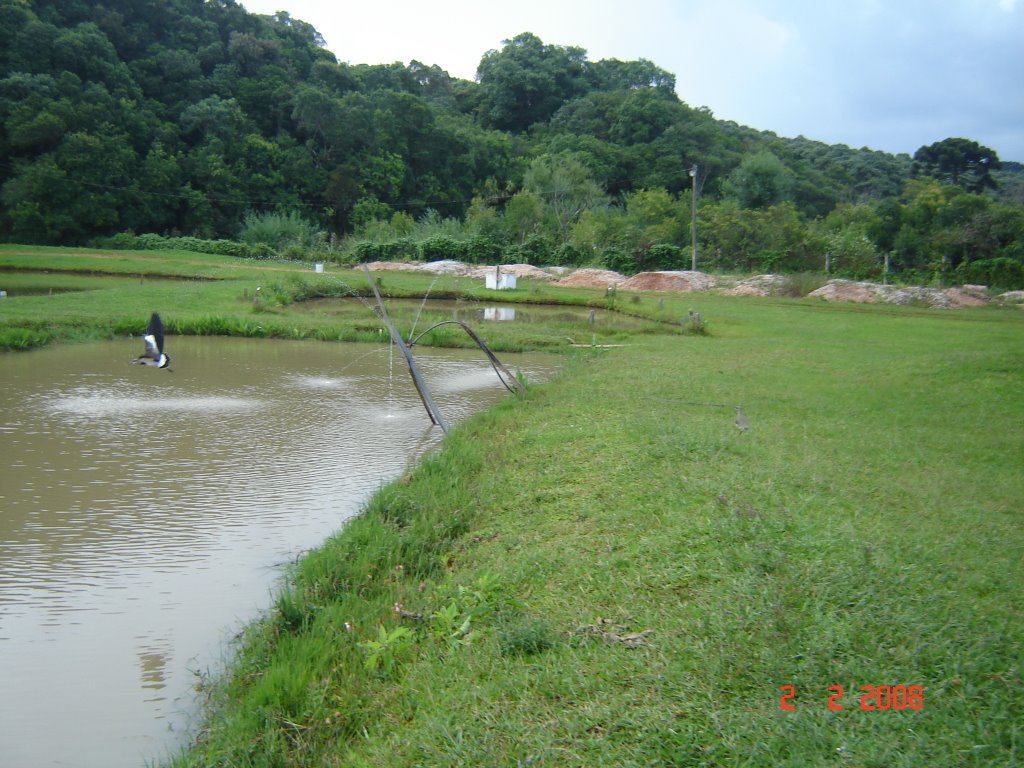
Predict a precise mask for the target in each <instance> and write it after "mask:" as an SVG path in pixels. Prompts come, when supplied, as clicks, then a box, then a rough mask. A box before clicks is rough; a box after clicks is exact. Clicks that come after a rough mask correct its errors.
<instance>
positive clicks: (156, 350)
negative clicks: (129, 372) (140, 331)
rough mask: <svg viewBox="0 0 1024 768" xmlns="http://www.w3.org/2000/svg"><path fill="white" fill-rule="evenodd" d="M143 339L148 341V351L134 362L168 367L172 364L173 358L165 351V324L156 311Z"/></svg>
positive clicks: (150, 319)
mask: <svg viewBox="0 0 1024 768" xmlns="http://www.w3.org/2000/svg"><path fill="white" fill-rule="evenodd" d="M142 340H143V341H144V342H146V351H145V352H143V353H142V354H141V355H139V356H138V357H137V358H135V360H133V361H132V362H135V363H139V364H140V365H153V366H156V367H157V368H167V367H168V366H169V365H170V364H171V358H170V357H169V356H168V355H167V354H165V353H164V324H163V323H162V322H160V315H158V314H157V313H156V312H154V313H153V316H152V317H151V318H149V327H148V328H146V333H145V334H144V335H143V337H142Z"/></svg>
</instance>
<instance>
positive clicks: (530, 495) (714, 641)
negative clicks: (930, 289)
mask: <svg viewBox="0 0 1024 768" xmlns="http://www.w3.org/2000/svg"><path fill="white" fill-rule="evenodd" d="M700 301H701V305H702V309H703V310H704V312H705V316H706V317H709V318H710V320H711V323H712V326H711V327H712V329H713V333H712V335H711V336H709V337H681V336H663V337H650V336H637V337H635V338H634V339H633V340H632V343H631V344H630V346H628V347H624V348H621V349H616V350H612V351H608V352H607V353H603V354H596V355H595V356H593V357H591V358H589V359H586V360H581V361H580V362H579V363H578V364H575V365H573V366H572V367H571V368H570V370H569V371H568V372H567V373H566V374H565V375H563V376H561V377H560V378H559V379H558V380H557V381H555V382H553V383H551V384H548V385H545V386H543V387H541V388H538V389H535V390H534V391H533V392H532V393H531V394H530V395H529V396H528V397H527V398H526V399H525V400H522V401H516V400H511V399H510V400H508V401H507V402H505V403H504V404H503V405H501V406H500V407H498V408H496V409H494V410H492V411H490V412H488V413H485V414H481V415H480V416H478V417H476V418H474V419H472V420H471V421H470V422H468V423H466V424H464V425H463V426H461V427H459V428H458V429H457V430H455V431H454V432H453V433H452V434H451V435H450V436H449V437H448V438H447V439H446V441H445V445H444V450H443V451H442V452H441V453H440V454H439V455H436V456H432V457H430V458H428V459H427V460H425V461H424V462H423V463H422V464H421V465H420V466H419V467H417V468H416V469H415V470H414V471H413V472H411V473H410V474H409V476H408V477H405V478H403V479H402V480H401V481H399V482H396V483H394V484H393V485H391V486H389V487H387V488H385V489H383V490H382V491H381V493H380V494H379V495H378V496H377V497H376V498H375V499H374V501H373V502H372V504H371V505H370V506H369V508H368V509H367V510H366V512H365V513H364V514H363V515H362V516H361V517H359V518H358V519H356V520H354V521H353V522H351V523H350V524H349V525H348V526H347V527H346V529H345V530H344V531H343V532H342V533H341V534H340V535H338V536H337V537H336V538H334V539H332V540H331V541H329V542H328V543H326V544H325V545H324V546H323V548H322V549H321V550H319V551H318V552H316V553H315V554H313V555H311V556H309V557H308V558H306V559H305V560H304V561H303V562H302V563H300V564H299V566H298V568H297V571H296V573H295V578H294V584H293V585H292V586H291V587H290V588H289V589H288V590H287V591H285V592H284V593H283V594H282V595H281V596H280V598H279V599H278V602H277V608H276V610H275V611H274V612H273V614H272V615H271V616H270V617H268V619H267V620H266V621H265V622H263V623H261V624H258V625H256V626H254V627H253V628H252V629H251V631H250V632H249V633H248V635H247V637H246V638H245V642H244V644H243V647H242V650H241V652H240V656H239V658H238V660H237V662H236V663H235V665H234V668H233V676H232V677H231V678H230V679H229V680H228V681H226V682H225V683H224V685H223V686H214V688H213V689H212V690H211V691H210V695H211V702H212V705H213V709H212V714H211V717H210V719H209V721H208V726H207V730H206V731H204V733H203V737H202V742H201V743H200V744H199V745H198V746H197V747H196V748H195V749H194V751H193V752H192V753H191V755H190V756H189V757H188V758H187V759H182V760H181V761H180V762H179V763H178V765H182V766H184V765H190V766H191V765H195V766H199V765H232V766H242V765H244V766H280V765H317V766H322V765H346V766H359V765H365V766H406V765H480V766H492V765H493V766H510V765H580V766H583V765H586V766H591V765H616V766H624V765H674V766H678V765H706V766H712V765H756V766H774V765H829V764H834V765H854V766H921V765H936V766H938V765H942V766H957V765H964V766H974V765H993V766H995V765H999V766H1005V765H1011V764H1014V763H1015V762H1019V761H1020V760H1021V751H1022V749H1024V744H1022V737H1024V726H1022V721H1021V717H1020V716H1021V713H1022V712H1024V681H1022V677H1021V676H1022V656H1021V654H1022V650H1021V649H1022V648H1024V621H1022V615H1021V608H1020V606H1021V604H1022V597H1024V589H1022V584H1024V546H1022V544H1024V533H1022V527H1021V522H1022V518H1021V509H1020V499H1021V498H1022V497H1024V473H1022V472H1021V471H1020V470H1021V457H1022V456H1024V430H1022V426H1024V400H1022V398H1021V397H1020V392H1021V385H1022V383H1024V343H1022V341H1024V323H1022V322H1021V318H1020V317H1019V316H1018V315H1015V314H1013V313H1012V312H977V313H968V312H964V313H942V312H937V311H893V310H882V311H879V310H878V309H876V308H858V309H852V310H851V309H844V308H838V307H826V306H819V305H809V304H806V303H795V302H794V303H786V302H768V301H757V300H743V299H739V300H737V299H731V300H730V299H726V298H724V297H723V298H707V299H701V300H700ZM716 404H722V405H726V406H730V407H725V408H720V407H717V406H716ZM734 404H742V405H743V406H744V408H745V410H746V413H747V416H748V418H749V420H750V424H751V429H750V431H749V432H748V433H746V434H739V433H738V432H737V430H736V429H735V428H734V427H733V417H734V412H733V410H732V408H731V406H732V405H734ZM396 604H397V605H398V606H399V607H400V610H401V611H402V612H403V613H404V614H409V615H412V616H413V617H414V618H407V617H403V615H402V613H398V612H396V610H395V608H396ZM416 617H418V618H416ZM785 685H790V686H793V689H794V691H795V697H794V698H793V699H792V700H791V701H792V705H793V706H794V707H795V709H794V710H793V711H782V710H781V708H780V697H781V696H782V695H783V694H784V693H785V691H783V690H780V686H785ZM833 685H840V686H842V690H843V694H844V695H843V696H842V698H841V699H834V700H833V701H835V702H837V703H839V704H841V706H842V710H838V711H833V710H830V709H829V697H830V695H832V694H834V693H838V691H837V690H836V689H833V690H831V691H830V686H833ZM867 685H870V686H890V687H892V688H894V689H895V687H896V686H906V687H907V688H910V687H911V686H921V692H922V700H921V702H920V706H919V708H917V709H911V708H909V707H903V704H904V703H905V702H906V701H907V698H906V697H904V698H902V699H900V700H899V704H900V706H901V709H899V710H897V709H895V708H893V707H891V706H890V707H889V708H888V709H884V710H881V709H877V708H876V709H873V710H869V709H862V708H861V706H860V702H861V697H862V696H864V695H865V694H866V693H867V691H865V690H862V686H867ZM898 690H903V689H898ZM914 690H916V689H911V693H913V691H914ZM883 701H886V702H887V695H886V696H885V698H884V699H883ZM910 703H911V704H916V702H915V700H913V699H910Z"/></svg>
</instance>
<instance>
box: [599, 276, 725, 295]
mask: <svg viewBox="0 0 1024 768" xmlns="http://www.w3.org/2000/svg"><path fill="white" fill-rule="evenodd" d="M715 283H716V280H715V278H714V277H712V276H711V275H706V274H704V273H703V272H689V271H679V272H640V273H639V274H636V275H634V276H633V277H631V278H629V279H628V280H626V281H624V282H622V283H620V284H619V285H618V288H620V289H621V290H623V291H682V292H685V291H707V290H710V289H711V288H714V287H715Z"/></svg>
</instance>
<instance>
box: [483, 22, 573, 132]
mask: <svg viewBox="0 0 1024 768" xmlns="http://www.w3.org/2000/svg"><path fill="white" fill-rule="evenodd" d="M504 43H505V47H504V48H502V49H501V50H500V51H488V52H487V53H485V54H484V57H483V58H482V59H481V60H480V66H479V67H477V71H476V72H477V79H478V80H479V81H480V105H479V111H480V116H481V119H482V120H483V122H484V123H485V124H486V125H489V126H491V127H493V128H499V129H501V130H506V131H513V132H516V133H518V132H522V131H525V130H526V129H527V128H529V127H530V126H531V125H533V124H535V123H544V122H547V121H548V120H549V119H550V118H551V116H552V115H553V114H554V113H555V111H556V110H557V109H558V108H559V107H560V106H562V104H563V103H564V102H566V101H568V100H569V99H572V98H573V97H575V96H578V95H580V94H582V93H585V92H586V91H587V84H586V81H585V79H584V64H585V62H586V56H587V53H586V51H584V50H583V49H582V48H565V47H562V46H558V45H545V44H544V43H543V42H542V41H541V39H540V38H539V37H537V36H536V35H533V34H530V33H529V32H524V33H523V34H521V35H516V36H515V37H514V38H512V39H511V40H506V41H504Z"/></svg>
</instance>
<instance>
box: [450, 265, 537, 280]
mask: <svg viewBox="0 0 1024 768" xmlns="http://www.w3.org/2000/svg"><path fill="white" fill-rule="evenodd" d="M469 274H470V276H471V277H479V278H480V279H483V278H484V277H486V276H487V275H493V274H494V267H473V268H472V269H471V270H470V273H469ZM501 274H503V275H515V276H516V278H517V279H520V278H522V279H528V280H554V279H555V277H556V275H554V274H552V273H551V272H547V271H546V270H543V269H541V268H540V267H535V266H533V264H502V265H501Z"/></svg>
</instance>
